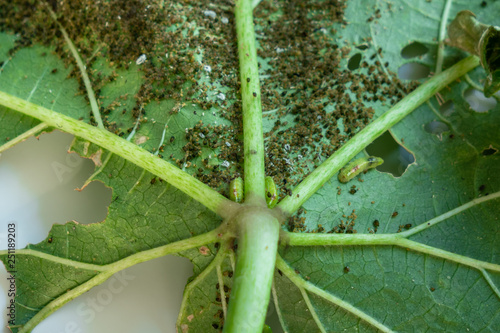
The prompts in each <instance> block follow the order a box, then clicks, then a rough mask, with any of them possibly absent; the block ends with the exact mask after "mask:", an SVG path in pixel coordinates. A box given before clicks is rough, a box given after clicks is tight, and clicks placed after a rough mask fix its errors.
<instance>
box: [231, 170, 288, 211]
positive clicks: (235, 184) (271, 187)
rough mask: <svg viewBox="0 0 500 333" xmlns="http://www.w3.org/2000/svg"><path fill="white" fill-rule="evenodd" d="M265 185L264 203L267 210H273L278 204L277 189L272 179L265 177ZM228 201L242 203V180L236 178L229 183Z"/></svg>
mask: <svg viewBox="0 0 500 333" xmlns="http://www.w3.org/2000/svg"><path fill="white" fill-rule="evenodd" d="M265 184H266V193H265V196H266V203H267V207H268V208H273V207H274V206H276V203H278V189H277V188H276V184H274V180H273V177H270V176H267V177H266V179H265ZM229 199H231V200H233V201H234V202H238V203H240V202H242V201H243V180H242V179H241V177H237V178H235V179H233V180H232V181H231V183H229Z"/></svg>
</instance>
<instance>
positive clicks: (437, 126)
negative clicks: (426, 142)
mask: <svg viewBox="0 0 500 333" xmlns="http://www.w3.org/2000/svg"><path fill="white" fill-rule="evenodd" d="M424 130H425V131H426V132H427V133H431V134H435V135H437V136H438V137H439V140H441V139H442V137H443V133H444V132H448V131H449V130H450V128H449V127H448V125H446V124H445V123H443V122H440V121H431V122H430V123H427V124H425V126H424Z"/></svg>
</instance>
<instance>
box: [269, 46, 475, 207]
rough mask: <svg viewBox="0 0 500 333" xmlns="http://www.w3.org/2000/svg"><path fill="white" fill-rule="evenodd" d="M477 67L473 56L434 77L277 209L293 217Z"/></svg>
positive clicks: (325, 165)
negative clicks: (378, 142) (343, 171)
mask: <svg viewBox="0 0 500 333" xmlns="http://www.w3.org/2000/svg"><path fill="white" fill-rule="evenodd" d="M478 65H479V58H477V57H476V56H470V57H468V58H465V59H463V60H461V61H460V62H458V63H457V64H455V65H454V66H452V67H451V68H449V69H447V70H446V71H444V72H441V73H440V74H438V75H435V76H433V77H432V78H431V79H429V80H428V81H427V82H425V83H424V84H422V85H421V86H420V87H418V88H417V89H415V90H414V91H413V92H412V93H410V94H408V95H407V96H406V97H405V98H403V99H402V100H401V101H400V102H399V103H397V104H396V105H394V106H393V107H392V108H391V109H389V110H388V111H387V112H385V113H384V114H383V115H382V116H380V117H379V118H378V119H377V120H375V121H373V122H372V123H371V124H370V125H368V126H366V127H365V128H364V129H363V130H361V131H360V132H359V133H358V134H356V135H355V136H354V137H353V138H352V139H351V140H349V141H348V142H347V143H346V144H344V145H343V146H342V147H341V148H340V149H339V150H337V151H336V152H335V153H334V154H333V155H332V156H330V157H329V158H328V159H327V160H326V161H325V162H324V163H322V164H321V165H320V166H319V167H318V168H316V169H315V170H314V171H313V172H312V173H311V174H310V175H309V176H307V177H306V178H305V179H304V180H303V181H302V182H301V183H300V184H299V185H297V187H296V188H294V189H293V194H292V195H291V196H286V197H285V198H284V199H283V200H281V202H280V203H279V204H278V205H277V207H279V208H281V209H282V211H283V212H284V213H285V214H288V215H291V214H293V213H294V212H295V211H297V210H298V209H299V208H300V206H301V205H302V204H303V203H304V202H306V201H307V199H309V198H310V197H311V195H313V194H314V193H316V191H317V190H318V189H319V188H320V187H321V186H323V184H324V183H326V182H327V181H328V180H329V179H330V178H331V177H332V176H333V175H334V174H335V173H336V172H337V171H339V170H340V169H341V168H342V167H343V166H344V165H345V164H347V163H348V162H349V161H350V160H351V159H352V158H353V157H354V156H356V155H357V154H359V153H360V152H361V151H362V150H363V149H365V148H366V146H368V145H369V144H370V143H372V142H373V140H375V139H376V138H378V137H379V136H380V135H382V134H383V133H384V132H385V131H387V130H388V129H390V128H391V127H392V126H394V125H396V124H397V123H398V122H399V121H401V120H402V119H403V118H404V117H406V116H407V115H409V114H410V113H411V112H412V111H413V110H415V109H416V108H417V107H418V106H420V105H421V104H422V103H424V102H425V101H426V100H427V99H429V98H430V97H431V96H433V95H434V94H436V93H437V92H439V91H440V90H441V89H443V88H444V87H446V86H447V85H448V84H450V83H452V82H453V81H454V80H456V79H458V78H459V77H461V76H462V75H464V74H465V73H467V72H468V71H470V70H472V69H474V68H475V67H477V66H478Z"/></svg>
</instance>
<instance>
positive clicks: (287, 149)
mask: <svg viewBox="0 0 500 333" xmlns="http://www.w3.org/2000/svg"><path fill="white" fill-rule="evenodd" d="M285 150H286V151H290V145H289V144H288V143H286V144H285Z"/></svg>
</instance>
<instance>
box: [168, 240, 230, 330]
mask: <svg viewBox="0 0 500 333" xmlns="http://www.w3.org/2000/svg"><path fill="white" fill-rule="evenodd" d="M227 254H228V246H227V242H223V243H222V245H221V248H220V249H219V251H218V252H217V254H216V255H215V258H214V259H213V260H212V261H211V262H210V264H208V266H207V267H205V269H204V270H203V271H202V272H201V273H199V274H198V275H197V276H196V277H195V278H194V279H193V280H192V281H191V282H189V283H188V284H187V285H186V288H184V295H183V296H182V304H181V309H180V311H179V316H178V317H177V323H176V325H177V328H178V329H181V326H182V320H183V319H184V316H185V314H186V311H187V310H188V307H189V304H190V297H191V296H192V295H193V294H192V292H193V290H194V289H195V288H196V287H197V286H198V285H199V284H200V283H202V282H203V281H205V280H206V278H207V277H208V276H209V275H210V274H211V273H212V272H213V270H214V269H216V268H218V267H219V266H220V265H221V264H222V262H223V261H224V259H225V258H226V257H227ZM221 298H224V294H221Z"/></svg>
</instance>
